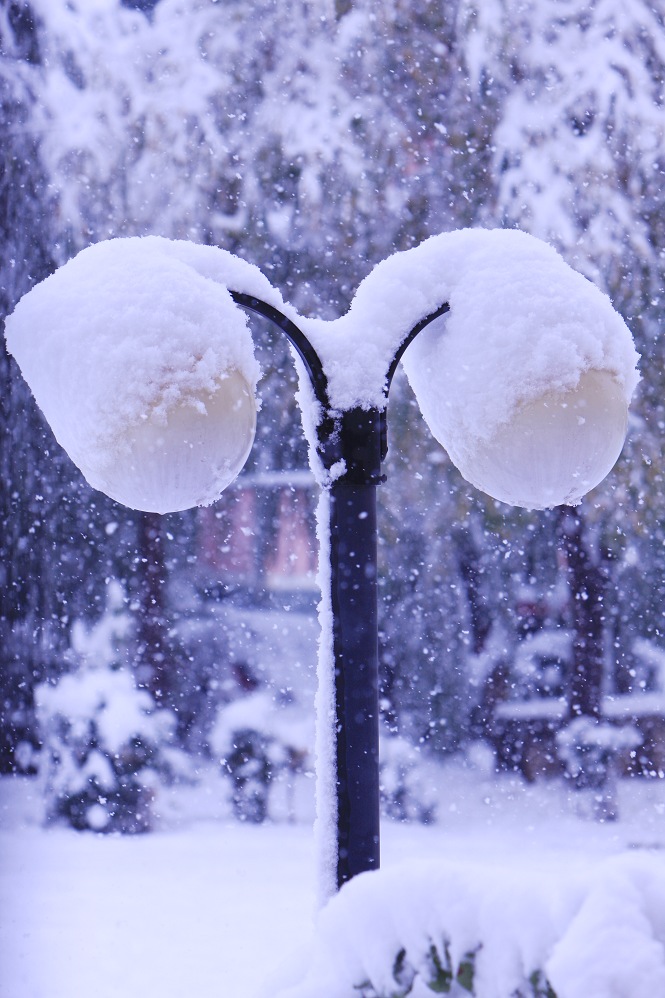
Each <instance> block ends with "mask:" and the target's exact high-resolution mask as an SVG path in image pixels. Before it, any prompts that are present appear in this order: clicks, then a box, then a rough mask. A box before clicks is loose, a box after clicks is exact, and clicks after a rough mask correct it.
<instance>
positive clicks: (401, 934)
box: [261, 855, 665, 998]
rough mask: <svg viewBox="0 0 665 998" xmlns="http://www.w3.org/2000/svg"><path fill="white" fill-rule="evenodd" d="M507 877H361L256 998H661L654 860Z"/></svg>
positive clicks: (434, 871)
mask: <svg viewBox="0 0 665 998" xmlns="http://www.w3.org/2000/svg"><path fill="white" fill-rule="evenodd" d="M515 872H516V871H515V868H514V866H512V867H511V868H510V870H501V869H499V868H497V867H495V866H490V865H489V864H486V865H483V864H481V863H478V864H475V865H474V864H470V863H463V864H461V865H460V864H452V863H440V864H438V863H432V862H421V863H408V864H404V865H403V866H400V867H395V868H393V869H391V870H389V871H383V870H382V871H377V872H376V873H374V872H372V873H365V874H361V875H360V876H358V877H356V878H355V879H354V880H352V881H351V882H350V883H348V884H346V885H345V886H344V887H343V888H342V890H341V891H340V893H339V894H338V895H337V896H336V897H334V898H333V899H332V900H331V901H330V903H329V904H328V905H327V907H326V908H325V909H324V910H323V911H322V912H321V913H320V915H319V920H318V926H317V932H316V936H315V940H314V946H313V948H312V950H311V951H310V953H309V955H308V956H307V957H306V958H305V959H304V965H303V963H301V964H300V966H299V967H298V968H297V969H296V968H295V964H293V965H292V967H291V968H290V970H288V971H284V972H283V974H282V979H281V981H277V980H276V979H273V980H272V981H271V982H269V985H268V986H267V987H266V989H265V990H263V991H262V992H261V998H312V995H316V996H317V998H351V996H352V995H359V996H363V998H403V996H405V995H409V994H411V995H412V996H413V998H416V996H419V998H420V996H425V995H428V994H432V993H433V992H436V993H440V992H449V993H451V994H458V995H460V996H461V995H464V994H469V993H470V994H473V995H475V996H476V998H507V996H508V995H518V994H519V995H524V996H525V998H526V996H534V998H537V996H546V998H552V996H554V998H590V996H592V995H593V996H597V998H601V996H603V998H606V996H609V995H614V996H616V998H653V996H654V995H661V994H665V906H664V905H663V898H664V897H665V864H663V861H662V859H661V858H660V857H656V856H653V855H650V856H620V857H614V858H612V859H610V860H607V861H604V862H603V863H601V864H599V865H598V866H596V867H595V868H594V869H593V870H592V871H584V872H583V871H581V870H579V869H577V870H573V871H570V872H567V871H556V870H554V869H552V870H549V871H547V872H546V871H533V870H528V871H527V870H524V872H523V874H522V876H521V877H520V876H519V875H518V876H517V877H516V876H515ZM287 976H288V977H290V980H289V981H288V983H287V980H286V977H287ZM548 987H549V990H548Z"/></svg>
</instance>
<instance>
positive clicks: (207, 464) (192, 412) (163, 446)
mask: <svg viewBox="0 0 665 998" xmlns="http://www.w3.org/2000/svg"><path fill="white" fill-rule="evenodd" d="M256 411H257V407H256V401H255V399H254V395H253V392H252V390H251V389H250V387H249V385H248V383H247V381H246V380H245V378H244V377H243V376H242V375H241V374H240V373H239V372H238V371H231V372H229V374H228V375H227V376H226V377H225V378H224V379H223V380H222V381H221V382H220V384H219V386H218V388H217V389H216V391H215V392H214V393H210V394H208V395H206V396H205V397H202V398H201V399H200V400H198V404H196V405H194V404H192V402H191V401H183V402H180V403H178V404H176V405H175V406H173V407H172V408H171V409H169V411H168V414H167V416H166V418H165V419H163V418H162V419H158V418H156V417H155V416H154V415H148V416H147V417H146V418H145V419H144V420H143V421H142V422H141V423H138V424H135V425H133V426H132V427H131V428H130V429H129V430H128V432H127V435H126V437H125V439H124V441H123V444H122V446H121V447H119V448H118V449H117V451H116V452H114V453H113V454H112V455H108V456H107V457H106V458H105V460H104V461H103V462H102V463H101V464H100V465H99V466H97V467H96V468H95V469H94V470H91V469H89V468H88V469H85V468H82V470H83V472H84V474H85V476H86V478H87V479H88V481H89V482H90V484H91V485H92V486H94V488H97V489H99V490H100V491H102V492H105V493H106V495H108V496H110V497H111V498H112V499H115V500H117V501H118V502H121V503H123V505H125V506H129V507H131V508H132V509H138V510H143V511H145V512H154V513H175V512H178V511H180V510H184V509H190V508H191V507H193V506H207V505H209V504H210V503H211V502H214V501H215V500H216V499H218V498H219V496H220V494H221V492H222V491H223V490H224V489H225V488H226V486H227V485H229V484H230V483H231V482H232V481H233V479H234V478H236V476H237V475H238V473H239V472H240V471H241V469H242V467H243V465H244V464H245V461H246V460H247V457H248V455H249V452H250V450H251V448H252V443H253V442H254V434H255V431H256Z"/></svg>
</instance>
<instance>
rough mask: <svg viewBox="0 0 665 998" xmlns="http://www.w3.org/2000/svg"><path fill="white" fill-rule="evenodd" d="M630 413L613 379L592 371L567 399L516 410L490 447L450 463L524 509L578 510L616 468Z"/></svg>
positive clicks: (554, 397) (554, 396) (545, 398)
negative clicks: (558, 508)
mask: <svg viewBox="0 0 665 998" xmlns="http://www.w3.org/2000/svg"><path fill="white" fill-rule="evenodd" d="M627 419H628V405H627V402H626V398H625V393H624V392H623V390H622V388H621V386H620V385H619V384H618V383H617V381H616V379H615V378H614V377H613V376H612V375H611V374H610V373H609V372H608V371H594V370H590V371H587V372H586V373H585V374H583V375H582V376H581V377H580V380H579V383H578V384H577V386H576V387H575V388H574V389H572V390H570V391H562V392H556V391H550V392H547V393H546V394H544V395H542V396H541V397H540V398H537V399H536V400H535V401H532V402H529V403H527V404H526V405H524V406H523V407H521V408H520V407H518V409H517V410H516V412H515V414H514V415H513V417H512V418H511V419H510V420H509V421H508V422H507V423H504V424H502V425H501V426H499V427H498V429H497V430H496V431H495V432H494V434H493V435H492V436H491V437H490V439H489V440H485V441H481V442H478V443H477V445H476V446H475V447H474V448H468V449H467V450H466V451H465V453H464V455H462V456H460V455H457V454H454V453H453V452H452V451H451V452H450V453H451V457H452V459H453V461H454V463H455V464H456V465H457V467H458V469H459V470H460V472H461V473H462V475H463V476H464V478H466V479H467V481H469V482H471V484H472V485H475V486H476V488H478V489H480V490H481V491H482V492H486V493H487V494H488V495H490V496H492V497H493V498H494V499H499V500H500V501H501V502H505V503H509V504H510V505H513V506H523V507H525V508H526V509H549V508H551V507H553V506H561V505H575V504H576V503H578V502H579V500H580V499H581V498H582V496H584V495H585V494H586V493H587V492H589V491H590V490H591V489H592V488H594V487H595V486H596V485H598V484H599V483H600V482H601V481H602V480H603V479H604V478H605V476H606V475H607V474H609V472H610V471H611V470H612V468H613V466H614V464H615V463H616V461H617V459H618V457H619V454H620V453H621V449H622V447H623V443H624V440H625V436H626V424H627Z"/></svg>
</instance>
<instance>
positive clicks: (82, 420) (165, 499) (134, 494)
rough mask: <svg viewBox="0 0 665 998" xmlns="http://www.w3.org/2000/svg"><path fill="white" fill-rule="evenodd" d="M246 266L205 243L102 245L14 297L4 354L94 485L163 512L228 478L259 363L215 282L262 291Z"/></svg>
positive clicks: (251, 420)
mask: <svg viewBox="0 0 665 998" xmlns="http://www.w3.org/2000/svg"><path fill="white" fill-rule="evenodd" d="M251 270H253V268H250V265H248V264H244V263H243V261H240V260H237V259H236V258H234V257H232V256H231V254H226V253H224V252H223V251H221V250H219V249H217V248H215V247H206V246H195V245H193V244H191V243H186V242H172V241H170V240H166V239H161V238H159V237H154V236H151V237H146V238H130V239H113V240H109V241H107V242H102V243H98V244H96V245H94V246H91V247H88V248H87V249H85V250H83V251H82V252H81V253H80V254H79V255H78V256H76V257H75V258H74V259H72V260H70V261H69V262H68V263H67V264H65V265H64V266H63V267H61V268H60V269H59V270H58V271H56V273H55V274H53V275H52V276H51V277H49V278H47V279H46V280H45V281H43V282H42V283H41V284H38V285H37V286H36V287H34V288H33V289H32V290H31V291H30V292H29V293H28V294H27V295H26V296H25V297H24V298H22V299H21V301H20V302H19V303H18V305H17V306H16V309H15V310H14V312H13V314H12V315H11V316H10V317H9V318H8V320H7V331H6V336H7V344H8V347H9V350H10V352H11V353H12V354H13V355H14V357H15V358H16V360H17V361H18V363H19V366H20V368H21V371H22V373H23V375H24V377H25V379H26V381H27V382H28V384H29V385H30V387H31V389H32V391H33V394H34V396H35V398H36V400H37V403H38V404H39V406H40V408H41V409H42V411H43V413H44V415H45V417H46V419H47V420H48V422H49V424H50V425H51V428H52V429H53V432H54V434H55V436H56V439H57V440H58V441H59V443H60V444H61V445H62V446H63V447H64V448H65V450H66V451H67V452H68V454H69V455H70V457H71V458H72V460H73V461H74V462H75V464H76V465H77V466H78V467H79V468H80V470H81V471H82V472H83V474H84V475H85V477H86V479H87V480H88V482H89V483H90V484H91V485H92V486H94V487H95V488H98V489H100V490H101V491H103V492H105V493H106V494H107V495H110V496H111V497H112V498H114V499H117V500H119V501H120V502H123V503H124V504H125V505H128V506H131V507H134V508H137V509H145V510H151V511H156V512H167V511H173V510H177V509H186V508H188V507H190V506H194V505H207V504H209V503H211V502H213V501H214V500H215V499H217V498H218V497H219V494H220V492H221V491H222V489H223V488H224V487H225V486H226V485H228V483H229V482H230V481H231V480H232V479H233V478H234V477H235V475H236V474H237V473H238V471H239V470H240V468H241V467H242V465H243V464H244V462H245V459H246V457H247V454H248V452H249V448H250V447H251V443H252V440H253V435H254V427H255V421H256V408H257V407H256V403H255V399H254V394H255V389H256V383H257V380H258V376H259V367H258V363H257V361H256V360H255V357H254V351H253V346H252V340H251V335H250V332H249V329H248V328H247V319H246V316H245V314H244V312H243V311H242V310H241V309H240V308H238V307H237V306H236V305H235V304H234V302H233V300H232V298H231V296H230V294H229V292H228V290H227V285H228V283H229V282H233V281H234V279H236V283H237V284H238V285H240V286H241V287H243V286H246V287H248V289H249V290H250V291H251V290H252V288H253V287H254V286H256V287H257V288H258V289H260V290H261V291H263V292H265V289H264V288H263V285H262V281H261V279H260V274H259V272H258V271H256V274H257V275H259V276H258V277H254V276H253V275H252V274H249V272H250V271H251ZM248 274H249V278H248ZM266 284H267V282H266ZM231 286H233V284H231ZM268 289H269V285H268ZM207 417H212V418H207Z"/></svg>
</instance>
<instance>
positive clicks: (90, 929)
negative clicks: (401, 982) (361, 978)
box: [0, 759, 665, 998]
mask: <svg viewBox="0 0 665 998" xmlns="http://www.w3.org/2000/svg"><path fill="white" fill-rule="evenodd" d="M478 762H479V763H480V759H479V760H478ZM311 782H312V781H311V780H310V781H303V783H302V785H301V787H300V788H299V791H298V795H297V797H296V811H297V814H298V820H297V821H296V822H294V823H288V822H287V821H286V820H285V809H283V811H282V815H283V817H284V820H279V821H275V822H272V823H269V824H265V825H262V826H258V827H255V826H247V825H240V824H238V823H236V822H233V821H232V819H231V818H230V817H229V812H228V806H227V804H226V794H227V785H226V784H225V783H223V782H221V781H220V780H219V778H218V777H217V776H216V775H215V774H208V775H207V777H206V779H205V780H203V782H202V783H201V785H200V786H198V787H196V788H194V787H189V788H186V787H185V788H179V789H178V790H174V791H169V792H168V796H167V797H165V798H163V799H162V800H161V802H160V811H161V818H160V821H159V827H158V828H157V830H156V831H155V832H154V833H152V834H148V835H143V836H136V837H119V836H103V835H95V834H92V833H77V832H73V831H68V830H66V829H48V830H46V829H44V828H42V827H41V824H40V808H41V802H40V800H39V795H38V784H37V781H35V780H31V779H27V778H3V779H2V780H0V998H89V996H93V995H94V998H250V996H252V995H254V994H255V993H257V992H258V991H260V990H261V989H262V984H263V982H264V981H265V980H266V979H270V978H271V977H272V975H273V973H274V971H275V970H276V968H278V967H279V966H280V964H281V963H282V961H284V960H285V959H286V960H287V962H288V957H289V954H291V953H293V952H294V951H297V950H299V949H300V948H301V947H302V946H303V944H304V945H305V949H307V940H308V938H309V935H310V933H311V931H312V928H313V922H314V914H315V895H316V886H315V885H316V860H315V856H314V839H313V834H312V826H311V817H312V800H311V789H310V788H311ZM437 782H438V796H439V817H438V821H437V823H436V824H434V825H430V826H423V825H417V824H409V825H404V824H397V823H394V822H390V821H385V822H384V825H383V839H382V849H383V867H384V869H385V870H391V869H397V867H398V864H400V863H402V862H403V861H409V860H412V859H414V858H417V859H418V860H423V859H430V858H431V859H432V860H442V859H443V860H453V861H454V862H455V866H456V869H457V870H458V871H461V873H462V875H464V871H465V869H467V868H468V869H469V870H471V868H472V867H473V865H474V864H476V865H477V864H478V863H480V864H483V865H485V866H486V867H487V868H490V869H492V870H496V871H500V872H501V873H502V875H506V877H507V878H508V879H510V880H513V882H514V883H515V884H516V885H520V884H523V883H526V882H527V881H529V879H530V878H532V877H535V876H536V875H542V874H543V873H545V874H548V875H549V876H547V877H546V878H545V881H547V882H551V883H556V882H559V880H560V878H562V877H565V876H567V875H568V874H570V873H571V871H572V872H573V873H574V872H575V871H588V870H589V869H592V868H594V867H597V866H598V865H599V864H601V863H602V862H604V861H605V860H607V858H608V857H611V856H613V855H616V854H628V855H629V856H649V857H651V858H652V859H653V862H654V864H655V866H654V869H657V868H660V867H662V866H664V865H665V859H663V858H661V857H665V852H662V850H665V780H653V781H638V780H633V781H625V782H623V783H622V784H621V785H620V787H619V805H620V817H619V820H618V821H615V822H612V823H608V824H605V825H603V824H599V823H596V822H592V821H589V820H588V819H586V818H583V817H581V816H580V815H578V814H576V813H575V805H574V801H573V800H571V798H570V795H569V794H568V792H567V791H566V789H565V787H564V786H563V785H561V784H559V783H541V784H539V785H535V786H528V785H526V784H524V783H523V782H522V781H521V780H518V779H517V778H513V777H508V776H504V777H496V776H494V775H492V774H490V773H489V771H488V770H487V767H486V766H485V765H484V764H477V765H470V764H461V763H455V764H449V765H448V766H447V767H445V768H444V769H443V770H441V771H440V777H439V779H438V781H437ZM277 804H278V805H279V802H277ZM277 813H280V812H279V806H278V807H277ZM545 881H544V882H545ZM663 908H664V909H665V898H664V899H663ZM263 993H265V991H263ZM637 993H638V991H635V994H637ZM640 993H641V992H640ZM414 994H415V992H414ZM612 994H616V995H617V996H622V998H633V994H632V993H631V992H630V991H625V990H617V991H616V992H612ZM312 998H317V995H315V994H312ZM588 998H609V995H603V994H591V993H589V994H588Z"/></svg>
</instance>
